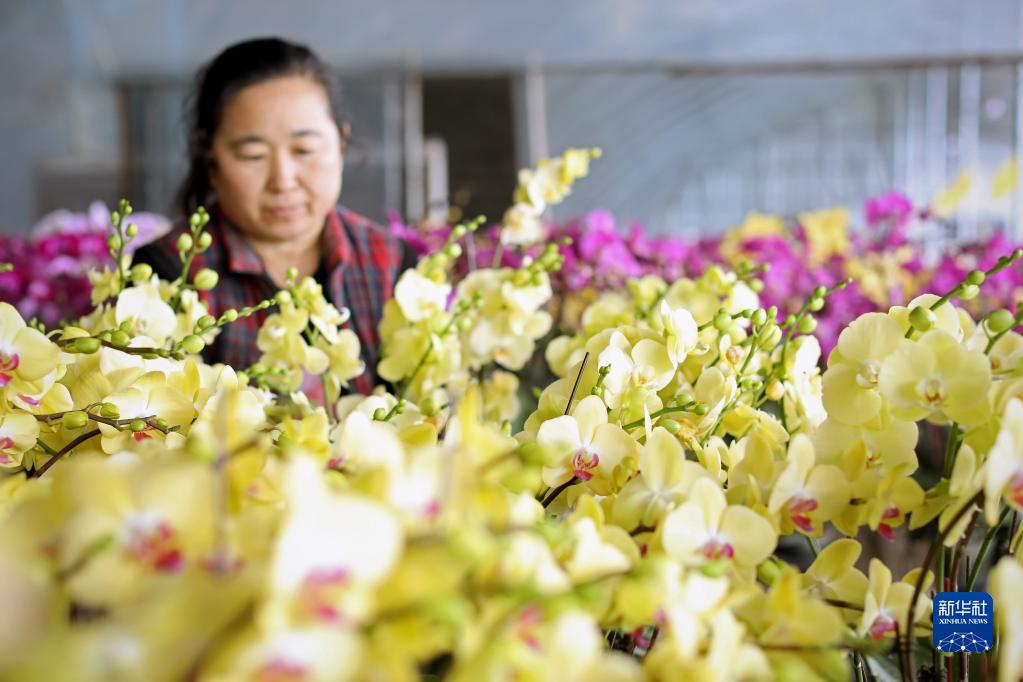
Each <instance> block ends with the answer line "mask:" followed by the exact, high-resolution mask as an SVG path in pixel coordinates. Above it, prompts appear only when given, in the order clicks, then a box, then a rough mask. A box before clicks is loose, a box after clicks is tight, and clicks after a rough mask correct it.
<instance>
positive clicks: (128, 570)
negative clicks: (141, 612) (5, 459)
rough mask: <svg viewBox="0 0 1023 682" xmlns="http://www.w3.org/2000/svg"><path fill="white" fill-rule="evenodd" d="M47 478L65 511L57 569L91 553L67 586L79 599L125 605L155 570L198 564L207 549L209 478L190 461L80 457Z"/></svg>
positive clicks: (211, 510) (211, 521)
mask: <svg viewBox="0 0 1023 682" xmlns="http://www.w3.org/2000/svg"><path fill="white" fill-rule="evenodd" d="M47 475H48V476H50V475H52V476H54V481H53V486H54V487H53V494H54V499H55V501H59V503H60V504H61V508H62V509H64V510H66V511H65V513H66V515H67V516H66V521H65V522H64V525H63V529H62V532H61V534H60V543H59V545H57V547H56V559H57V563H58V566H61V567H68V566H75V565H76V562H78V561H80V560H81V558H82V557H83V556H84V557H88V556H91V558H90V559H89V561H88V562H86V563H85V564H84V565H83V566H81V567H80V568H79V569H78V570H76V571H73V572H72V577H71V578H70V580H69V581H68V583H67V586H68V589H69V590H70V591H71V593H72V595H73V596H74V598H75V599H76V600H80V601H81V602H82V603H87V604H94V605H116V604H121V605H124V604H128V603H130V602H131V600H133V599H136V598H137V596H138V594H139V593H140V592H141V591H142V590H144V589H146V586H147V584H151V583H152V582H153V581H154V580H156V579H157V577H158V576H160V575H171V574H176V573H179V572H182V571H184V570H186V569H188V568H192V567H199V568H202V567H203V566H204V562H205V561H206V560H207V558H208V555H209V553H210V552H212V551H213V549H214V544H213V543H214V506H213V491H214V490H215V487H214V481H213V477H212V472H211V470H210V469H209V468H208V467H207V466H204V465H202V464H200V463H198V462H194V461H188V460H186V459H182V458H177V459H155V458H145V459H135V458H133V457H132V456H125V457H120V458H97V457H90V456H86V457H77V458H75V459H73V460H69V461H65V462H61V463H60V465H59V466H57V467H54V469H53V471H52V472H51V473H49V474H47ZM98 543H99V544H98ZM104 543H106V548H105V549H102V550H99V551H97V550H96V549H95V548H96V547H97V546H103V544H104Z"/></svg>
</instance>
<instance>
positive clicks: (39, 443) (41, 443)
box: [36, 438, 57, 457]
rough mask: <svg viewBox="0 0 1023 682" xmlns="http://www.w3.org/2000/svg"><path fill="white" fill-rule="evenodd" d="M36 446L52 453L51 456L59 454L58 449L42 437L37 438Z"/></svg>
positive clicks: (47, 452)
mask: <svg viewBox="0 0 1023 682" xmlns="http://www.w3.org/2000/svg"><path fill="white" fill-rule="evenodd" d="M36 447H38V448H39V449H40V450H42V451H43V452H45V453H46V454H48V455H50V456H51V457H53V456H54V455H56V454H57V451H56V450H54V449H53V448H51V447H50V446H49V445H47V444H46V443H45V442H44V441H43V439H42V438H37V439H36Z"/></svg>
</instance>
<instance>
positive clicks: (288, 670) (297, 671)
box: [256, 658, 309, 682]
mask: <svg viewBox="0 0 1023 682" xmlns="http://www.w3.org/2000/svg"><path fill="white" fill-rule="evenodd" d="M308 672H309V671H308V670H307V669H306V667H305V666H304V665H302V664H300V663H293V662H291V661H285V660H283V659H280V658H276V659H274V660H272V661H270V662H269V663H267V664H266V665H265V666H263V669H262V670H260V671H259V674H258V675H257V676H256V682H297V681H298V680H304V679H305V677H306V674H307V673H308Z"/></svg>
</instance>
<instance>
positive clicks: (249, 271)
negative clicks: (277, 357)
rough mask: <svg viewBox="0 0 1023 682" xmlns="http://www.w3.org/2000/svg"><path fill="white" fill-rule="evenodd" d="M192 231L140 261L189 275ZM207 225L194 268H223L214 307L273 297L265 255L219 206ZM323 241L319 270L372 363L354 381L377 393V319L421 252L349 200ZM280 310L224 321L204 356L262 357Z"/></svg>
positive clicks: (248, 360)
mask: <svg viewBox="0 0 1023 682" xmlns="http://www.w3.org/2000/svg"><path fill="white" fill-rule="evenodd" d="M184 231H185V227H184V226H179V227H178V228H176V229H175V230H173V231H172V232H171V233H170V234H168V235H165V236H164V237H162V238H161V239H159V240H157V241H155V242H153V243H152V244H149V245H147V246H145V247H143V248H141V249H139V250H138V252H137V253H136V254H135V261H134V262H135V263H148V264H149V265H150V266H152V267H153V271H154V272H156V273H157V274H158V275H159V276H160V277H161V278H163V279H167V280H173V279H176V278H177V277H178V275H180V274H181V260H180V259H179V258H178V252H177V241H178V237H179V236H180V235H181V234H182V233H183V232H184ZM207 231H208V232H209V233H210V235H211V236H212V237H213V242H212V244H211V246H210V248H209V249H208V250H207V251H205V252H204V253H201V254H197V255H196V257H195V259H194V260H193V261H192V273H193V275H194V273H195V272H196V271H197V270H199V268H210V269H211V270H214V271H215V272H216V273H217V274H218V275H220V281H219V282H218V284H217V286H216V287H214V289H213V290H212V291H205V292H200V294H199V295H200V298H201V299H202V301H203V302H204V303H205V304H206V305H207V306H208V307H209V310H210V314H211V315H213V316H216V317H219V316H220V315H221V314H222V313H223V312H224V311H225V310H227V309H228V308H235V309H236V310H240V309H241V308H244V307H246V306H253V305H256V304H258V303H259V302H260V301H263V300H265V299H268V298H272V297H273V296H274V294H275V293H276V292H277V290H278V288H279V287H278V286H277V285H275V284H274V283H273V281H272V280H271V279H270V275H269V274H268V273H267V270H266V266H264V265H263V261H262V259H260V257H259V255H258V254H257V253H256V252H255V250H254V249H253V248H252V246H250V245H249V243H248V242H247V241H246V240H245V238H244V237H243V236H242V235H241V234H240V233H239V232H238V231H237V230H235V229H234V228H233V227H231V226H230V225H229V224H228V223H227V221H226V220H225V219H224V218H223V217H222V216H221V215H220V214H219V212H218V211H216V210H215V209H214V210H211V211H210V222H209V224H208V225H207ZM322 248H323V255H322V260H321V262H320V270H319V273H318V275H319V278H321V281H320V283H321V284H322V285H323V293H324V295H325V296H326V297H327V299H328V300H330V301H331V302H332V303H333V304H334V305H336V306H338V307H339V308H340V307H346V308H348V309H349V310H350V311H351V317H350V318H349V320H348V322H346V323H345V325H344V326H345V327H346V328H350V329H353V330H354V331H355V333H356V334H357V335H358V337H359V341H360V343H361V345H362V358H363V360H364V361H365V362H366V372H365V373H363V374H362V375H360V376H359V377H357V378H355V379H353V380H352V388H353V389H354V390H355V391H358V392H360V393H369V392H370V391H371V390H372V389H373V386H374V385H375V384H376V383H378V379H377V376H376V371H375V370H376V366H377V361H378V358H379V353H380V337H379V335H378V333H377V325H378V324H379V322H380V318H381V316H382V315H383V310H384V304H385V303H386V302H387V301H388V300H389V299H390V298H391V296H392V294H393V291H394V285H395V283H396V282H397V281H398V276H399V275H400V274H401V273H402V272H403V271H404V269H406V268H408V267H411V266H413V265H414V264H415V255H414V253H413V252H412V249H411V248H410V247H409V246H408V245H407V244H405V242H403V241H401V240H400V239H399V238H398V237H397V236H395V235H393V234H392V233H391V232H390V231H389V230H387V229H386V228H384V227H381V226H380V225H377V224H375V223H373V222H372V221H370V220H369V219H367V218H364V217H363V216H360V215H358V214H357V213H353V212H352V211H349V210H347V209H345V208H341V207H338V208H337V209H336V210H334V211H331V212H330V213H329V214H328V216H327V221H326V224H325V225H324V229H323V240H322ZM273 310H274V308H273V307H271V308H270V309H269V310H261V311H257V312H256V313H255V314H253V315H251V316H250V317H247V318H239V319H238V320H237V321H235V322H232V323H231V324H229V325H227V326H226V327H224V328H222V329H221V331H220V334H219V335H218V336H217V337H216V340H215V341H214V342H213V344H212V345H211V346H209V347H208V348H207V349H206V350H205V351H204V352H203V357H204V358H205V359H206V361H207V362H209V363H218V362H223V363H225V364H228V365H231V366H232V367H235V368H236V369H245V368H247V367H250V366H251V365H253V364H255V363H256V362H258V361H259V356H260V351H259V349H258V348H257V347H256V336H257V334H258V332H259V328H260V326H261V325H262V324H263V321H264V320H265V319H266V318H267V317H268V315H269V314H270V313H272V312H273Z"/></svg>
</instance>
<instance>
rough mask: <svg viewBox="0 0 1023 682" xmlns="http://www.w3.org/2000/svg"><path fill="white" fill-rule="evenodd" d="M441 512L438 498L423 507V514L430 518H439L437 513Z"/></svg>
mask: <svg viewBox="0 0 1023 682" xmlns="http://www.w3.org/2000/svg"><path fill="white" fill-rule="evenodd" d="M439 513H440V502H438V501H437V500H430V501H429V502H427V503H426V506H425V507H423V515H424V516H425V517H426V518H427V519H430V520H433V519H435V518H437V514H439Z"/></svg>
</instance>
